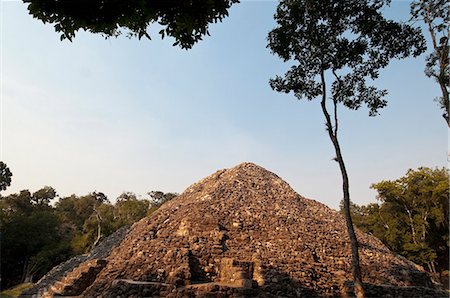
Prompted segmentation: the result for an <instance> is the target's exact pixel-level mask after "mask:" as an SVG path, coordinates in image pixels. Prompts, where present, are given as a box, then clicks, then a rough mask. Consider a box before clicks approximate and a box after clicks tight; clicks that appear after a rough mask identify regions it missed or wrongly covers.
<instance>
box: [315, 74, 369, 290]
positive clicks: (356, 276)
mask: <svg viewBox="0 0 450 298" xmlns="http://www.w3.org/2000/svg"><path fill="white" fill-rule="evenodd" d="M321 79H322V102H321V106H322V112H323V114H324V116H325V119H326V126H327V131H328V135H329V137H330V140H331V142H332V143H333V146H334V149H335V152H336V161H337V162H338V164H339V168H340V170H341V175H342V191H343V195H344V214H345V222H346V224H347V232H348V236H349V238H350V245H351V251H352V274H353V283H354V289H355V296H356V297H357V298H364V297H365V294H364V288H363V283H362V277H361V267H360V264H359V252H358V239H357V238H356V234H355V230H354V228H353V222H352V217H351V214H350V191H349V179H348V174H347V170H346V168H345V163H344V158H343V157H342V152H341V148H340V145H339V140H338V137H337V125H338V123H337V115H336V102H334V104H335V115H334V116H335V118H334V119H335V128H334V131H333V125H332V122H331V117H330V114H329V113H328V110H327V106H326V98H327V97H326V85H325V83H326V82H325V75H324V71H323V70H322V72H321Z"/></svg>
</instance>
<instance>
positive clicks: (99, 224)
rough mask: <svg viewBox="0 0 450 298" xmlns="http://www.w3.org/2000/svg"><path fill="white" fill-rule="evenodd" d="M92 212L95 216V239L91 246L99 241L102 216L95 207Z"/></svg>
mask: <svg viewBox="0 0 450 298" xmlns="http://www.w3.org/2000/svg"><path fill="white" fill-rule="evenodd" d="M94 212H95V216H96V217H97V239H95V241H94V243H93V244H92V248H94V247H96V246H97V244H98V243H99V242H100V238H101V237H102V218H101V216H100V214H99V212H98V211H97V209H95V207H94ZM92 248H91V249H92Z"/></svg>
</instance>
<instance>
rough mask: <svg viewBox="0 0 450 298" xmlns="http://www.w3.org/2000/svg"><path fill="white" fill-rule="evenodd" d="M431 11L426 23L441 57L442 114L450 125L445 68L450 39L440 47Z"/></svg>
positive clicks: (439, 79) (427, 15)
mask: <svg viewBox="0 0 450 298" xmlns="http://www.w3.org/2000/svg"><path fill="white" fill-rule="evenodd" d="M430 14H431V12H430V11H429V10H428V11H427V12H426V14H425V19H424V21H425V23H426V24H427V25H428V32H429V33H430V35H431V41H432V43H433V48H434V51H435V52H436V55H437V56H438V59H439V74H438V75H436V80H437V82H438V84H439V86H440V87H441V91H442V102H441V104H442V108H443V109H444V114H442V117H443V118H444V119H445V122H446V123H447V126H448V127H450V102H449V94H448V90H447V86H446V85H447V84H448V82H447V81H446V79H445V70H446V68H447V67H448V62H446V61H448V60H447V59H448V39H447V47H445V46H444V47H441V48H439V46H438V43H437V40H436V34H435V32H434V29H433V26H432V22H433V19H432V18H431V15H430ZM447 38H450V36H447Z"/></svg>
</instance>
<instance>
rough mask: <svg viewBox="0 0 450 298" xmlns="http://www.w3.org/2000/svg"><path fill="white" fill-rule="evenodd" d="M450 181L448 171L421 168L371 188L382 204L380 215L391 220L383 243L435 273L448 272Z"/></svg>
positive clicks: (386, 228) (385, 231) (386, 227)
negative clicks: (376, 193) (375, 191)
mask: <svg viewBox="0 0 450 298" xmlns="http://www.w3.org/2000/svg"><path fill="white" fill-rule="evenodd" d="M449 178H450V177H449V173H448V170H447V169H445V168H442V169H431V168H425V167H422V168H419V169H417V170H408V172H407V173H406V175H405V176H404V177H401V178H399V179H397V180H393V181H391V180H386V181H381V182H379V183H375V184H373V185H372V188H374V189H375V190H377V192H378V199H379V200H380V201H381V203H382V204H381V207H380V211H381V213H382V214H383V215H384V218H389V219H390V221H389V222H388V224H387V225H386V226H385V230H384V235H383V236H382V238H384V242H385V243H386V244H387V245H388V246H389V247H391V248H392V249H393V250H395V251H396V252H398V253H400V254H402V255H404V256H405V257H407V258H408V259H410V260H412V261H414V262H416V263H418V264H421V265H426V266H427V267H428V269H429V271H430V272H433V273H436V272H437V271H438V270H439V271H442V270H445V269H446V270H448V261H449V253H448V250H449V196H450V191H449V186H450V185H449ZM392 234H394V235H395V237H392V236H391V235H392ZM396 237H397V238H396ZM382 240H383V239H382ZM436 263H437V264H438V266H437V267H438V269H437V270H436Z"/></svg>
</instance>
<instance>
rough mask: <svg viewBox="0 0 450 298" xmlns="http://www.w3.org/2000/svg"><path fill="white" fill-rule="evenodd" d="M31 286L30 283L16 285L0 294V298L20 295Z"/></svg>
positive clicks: (12, 297) (11, 297)
mask: <svg viewBox="0 0 450 298" xmlns="http://www.w3.org/2000/svg"><path fill="white" fill-rule="evenodd" d="M32 286H33V284H32V283H23V284H20V285H17V286H15V287H12V288H10V289H7V290H4V291H2V292H0V297H1V298H14V297H17V296H19V295H20V293H22V291H24V290H26V289H28V288H31V287H32Z"/></svg>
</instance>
